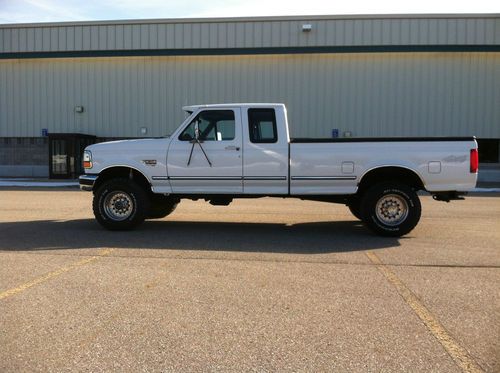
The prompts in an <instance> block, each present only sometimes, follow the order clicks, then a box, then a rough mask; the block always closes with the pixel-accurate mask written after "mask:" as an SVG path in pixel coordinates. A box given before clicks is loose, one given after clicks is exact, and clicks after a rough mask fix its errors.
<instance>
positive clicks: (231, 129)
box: [179, 110, 235, 141]
mask: <svg viewBox="0 0 500 373" xmlns="http://www.w3.org/2000/svg"><path fill="white" fill-rule="evenodd" d="M196 122H198V128H199V130H200V140H202V141H226V140H234V134H235V122H234V112H233V111H232V110H207V111H202V112H201V113H200V114H198V115H197V116H196V118H195V119H193V121H192V122H191V123H190V124H189V125H188V126H187V127H186V129H184V131H182V133H181V134H180V136H179V140H182V141H190V140H193V139H194V138H195V136H194V130H195V124H196Z"/></svg>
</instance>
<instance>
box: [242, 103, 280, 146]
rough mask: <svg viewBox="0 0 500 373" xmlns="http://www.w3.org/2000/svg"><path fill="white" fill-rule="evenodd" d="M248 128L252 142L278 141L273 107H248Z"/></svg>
mask: <svg viewBox="0 0 500 373" xmlns="http://www.w3.org/2000/svg"><path fill="white" fill-rule="evenodd" d="M248 130H249V132H250V141H251V142H253V143H273V142H277V141H278V131H277V129H276V114H275V112H274V109H248Z"/></svg>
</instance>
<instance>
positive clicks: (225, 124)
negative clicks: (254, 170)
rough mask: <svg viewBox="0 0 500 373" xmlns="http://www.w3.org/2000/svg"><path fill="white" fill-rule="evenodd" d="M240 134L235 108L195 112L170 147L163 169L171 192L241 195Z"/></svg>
mask: <svg viewBox="0 0 500 373" xmlns="http://www.w3.org/2000/svg"><path fill="white" fill-rule="evenodd" d="M241 131H242V129H241V113H240V109H238V108H232V109H218V108H217V109H205V110H203V111H201V112H200V113H198V115H196V117H195V118H194V119H193V120H192V121H191V122H190V123H189V124H188V125H187V126H186V127H185V128H184V129H183V130H182V131H181V132H180V134H179V135H178V136H177V137H176V138H174V139H172V143H171V144H170V147H169V150H168V156H167V170H168V179H169V180H170V185H171V186H172V191H173V192H174V193H187V194H194V193H200V194H206V193H214V194H223V193H231V194H237V193H242V192H243V159H242V134H241ZM197 133H198V136H196V134H197Z"/></svg>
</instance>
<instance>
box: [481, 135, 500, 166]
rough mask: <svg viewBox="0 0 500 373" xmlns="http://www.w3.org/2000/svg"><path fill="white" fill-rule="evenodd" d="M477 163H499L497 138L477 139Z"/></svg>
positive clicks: (498, 141)
mask: <svg viewBox="0 0 500 373" xmlns="http://www.w3.org/2000/svg"><path fill="white" fill-rule="evenodd" d="M477 144H478V148H479V163H500V158H499V148H500V140H499V139H478V140H477Z"/></svg>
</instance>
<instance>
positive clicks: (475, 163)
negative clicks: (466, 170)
mask: <svg viewBox="0 0 500 373" xmlns="http://www.w3.org/2000/svg"><path fill="white" fill-rule="evenodd" d="M478 168H479V153H478V151H477V149H471V150H470V172H471V173H472V174H475V173H476V172H477V170H478Z"/></svg>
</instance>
